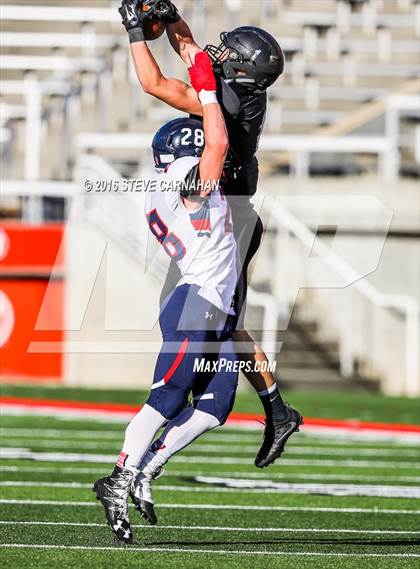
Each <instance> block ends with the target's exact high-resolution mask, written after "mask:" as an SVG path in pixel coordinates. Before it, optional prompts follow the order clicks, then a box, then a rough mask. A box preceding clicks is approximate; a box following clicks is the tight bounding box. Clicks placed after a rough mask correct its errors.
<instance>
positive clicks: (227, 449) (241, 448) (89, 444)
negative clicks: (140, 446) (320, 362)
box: [3, 435, 420, 458]
mask: <svg viewBox="0 0 420 569" xmlns="http://www.w3.org/2000/svg"><path fill="white" fill-rule="evenodd" d="M27 438H30V439H31V440H30V441H28V440H27ZM27 438H22V436H13V435H12V436H10V435H9V436H8V438H7V440H5V439H3V444H5V443H12V444H13V445H14V446H24V445H28V444H29V445H30V446H31V447H46V448H77V449H86V450H90V449H92V450H100V449H103V450H108V449H112V448H115V451H117V450H120V447H121V445H122V440H121V441H115V443H114V442H113V441H110V442H108V441H107V440H105V441H78V440H74V439H73V440H61V439H60V440H57V439H52V438H44V437H43V438H40V439H37V438H36V437H34V436H32V437H29V435H28V436H27ZM120 439H122V435H121V436H120ZM203 442H204V441H203ZM4 448H10V447H9V446H8V444H6V445H5V446H4ZM257 450H258V444H257V443H256V444H255V446H247V445H238V446H236V447H232V446H231V445H213V444H194V445H193V446H191V448H188V449H186V451H184V452H188V453H194V454H196V453H210V454H230V455H231V454H250V455H254V454H255V453H256V452H257ZM286 450H287V454H289V455H308V454H309V455H313V454H317V455H322V454H324V455H330V454H331V453H334V455H336V456H349V454H352V455H353V456H368V457H369V456H372V457H376V456H381V457H386V456H389V457H394V458H398V457H401V458H420V449H419V450H412V449H400V448H396V449H380V448H373V449H367V448H354V449H351V450H350V449H346V448H336V447H333V448H331V447H328V446H324V447H322V446H321V447H317V446H304V445H299V446H296V445H293V446H290V445H289V446H288V447H287V449H286Z"/></svg>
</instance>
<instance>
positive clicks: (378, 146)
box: [76, 132, 395, 179]
mask: <svg viewBox="0 0 420 569" xmlns="http://www.w3.org/2000/svg"><path fill="white" fill-rule="evenodd" d="M152 139H153V134H151V133H150V134H133V133H124V134H123V133H102V132H93V133H82V134H80V135H79V136H78V137H77V139H76V146H77V147H78V148H79V149H80V150H82V151H84V150H87V149H93V150H104V149H110V148H112V149H126V150H127V149H139V150H140V149H147V148H150V145H151V142H152ZM259 149H260V151H265V152H281V151H286V152H290V153H291V154H292V157H291V162H292V168H293V171H294V173H295V175H296V176H297V177H298V178H307V177H308V176H309V167H310V159H311V154H313V153H335V152H337V153H350V154H366V153H370V154H376V155H377V156H378V158H379V160H378V168H379V174H380V176H381V177H383V178H384V179H389V178H391V177H393V172H391V171H390V169H389V164H390V163H394V161H395V157H394V154H393V152H395V148H394V146H393V145H392V144H391V142H390V141H389V140H388V138H386V137H377V136H347V137H346V136H339V137H331V136H316V135H312V136H311V135H302V136H293V135H268V134H267V135H263V136H262V137H261V141H260V148H259ZM391 153H392V156H390V154H391Z"/></svg>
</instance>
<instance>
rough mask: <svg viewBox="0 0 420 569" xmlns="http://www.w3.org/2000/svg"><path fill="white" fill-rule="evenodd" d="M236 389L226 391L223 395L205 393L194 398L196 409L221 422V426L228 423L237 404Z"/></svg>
mask: <svg viewBox="0 0 420 569" xmlns="http://www.w3.org/2000/svg"><path fill="white" fill-rule="evenodd" d="M235 394H236V387H235V388H234V389H229V390H227V389H226V390H224V391H223V393H220V392H215V393H204V394H203V395H197V396H196V397H194V407H195V408H196V409H197V411H202V412H203V413H208V414H209V415H212V416H213V417H216V419H217V420H218V421H219V423H220V425H224V423H226V420H227V418H228V417H229V414H230V412H231V411H232V409H233V404H234V402H235Z"/></svg>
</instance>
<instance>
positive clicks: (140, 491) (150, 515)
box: [130, 474, 157, 526]
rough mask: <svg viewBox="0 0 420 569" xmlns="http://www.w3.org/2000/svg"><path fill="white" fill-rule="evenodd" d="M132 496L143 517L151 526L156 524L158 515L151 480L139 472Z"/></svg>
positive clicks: (132, 488) (132, 486)
mask: <svg viewBox="0 0 420 569" xmlns="http://www.w3.org/2000/svg"><path fill="white" fill-rule="evenodd" d="M130 498H131V501H132V502H133V504H134V507H135V509H136V510H137V511H138V513H139V514H140V515H141V517H142V518H144V519H145V520H146V522H147V523H149V524H150V525H151V526H155V525H156V524H157V516H156V513H155V507H154V502H153V498H152V488H151V480H149V479H148V478H146V477H145V476H144V475H143V474H139V476H137V477H136V478H135V479H134V480H133V483H132V485H131V492H130Z"/></svg>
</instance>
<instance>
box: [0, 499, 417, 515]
mask: <svg viewBox="0 0 420 569" xmlns="http://www.w3.org/2000/svg"><path fill="white" fill-rule="evenodd" d="M0 504H10V505H27V506H31V505H35V506H73V507H98V506H97V503H96V501H92V502H71V501H66V500H8V499H0ZM159 508H161V509H164V508H165V509H180V510H184V509H185V510H244V511H248V510H249V511H257V512H259V511H261V512H264V511H268V512H273V511H274V512H328V513H333V512H335V513H340V514H392V515H396V514H398V515H399V514H401V515H415V516H416V515H419V514H420V510H398V509H383V508H326V507H315V506H313V507H311V506H239V505H237V504H159Z"/></svg>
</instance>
